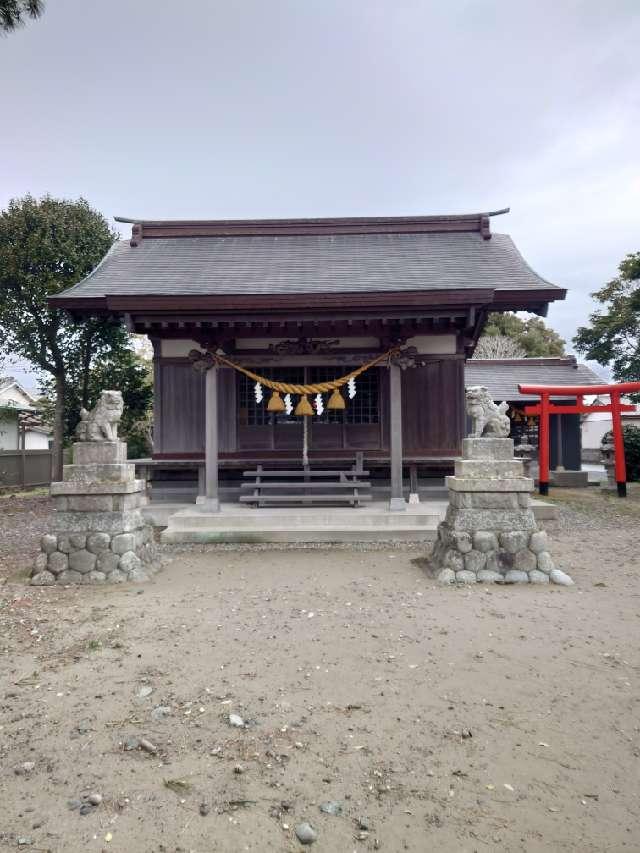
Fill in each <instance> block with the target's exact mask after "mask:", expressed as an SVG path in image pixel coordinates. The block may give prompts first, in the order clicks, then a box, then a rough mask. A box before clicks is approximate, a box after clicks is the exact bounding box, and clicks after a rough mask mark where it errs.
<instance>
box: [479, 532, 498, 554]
mask: <svg viewBox="0 0 640 853" xmlns="http://www.w3.org/2000/svg"><path fill="white" fill-rule="evenodd" d="M473 547H474V548H475V549H476V551H481V552H482V553H483V554H486V553H487V552H488V551H494V550H495V549H496V548H497V547H498V539H497V537H496V535H495V533H491V531H489V530H476V532H475V533H474V534H473Z"/></svg>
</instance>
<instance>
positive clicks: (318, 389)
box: [211, 347, 400, 395]
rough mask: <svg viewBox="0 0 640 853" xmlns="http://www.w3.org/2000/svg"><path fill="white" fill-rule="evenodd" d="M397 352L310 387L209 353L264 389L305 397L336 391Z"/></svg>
mask: <svg viewBox="0 0 640 853" xmlns="http://www.w3.org/2000/svg"><path fill="white" fill-rule="evenodd" d="M399 352H400V348H399V347H392V348H391V349H390V350H387V352H385V353H383V354H382V355H378V356H376V357H375V358H372V359H371V361H367V362H365V363H364V364H361V365H360V367H357V368H356V369H355V370H352V371H351V373H347V374H346V375H345V376H340V377H339V378H338V379H332V380H330V381H329V382H314V383H313V384H310V385H296V384H294V383H291V382H276V381H275V380H274V379H267V377H266V376H260V374H258V373H254V372H253V371H252V370H247V368H246V367H242V366H241V365H239V364H236V363H235V362H233V361H230V360H229V359H228V358H227V357H226V356H224V355H219V354H218V353H211V355H212V357H213V358H214V359H215V361H217V362H219V363H220V364H224V365H225V366H226V367H232V368H233V369H234V370H237V371H238V372H239V373H244V375H245V376H248V377H249V379H253V381H254V382H259V383H260V384H261V385H264V386H265V387H266V388H271V390H272V391H278V392H279V393H281V394H302V395H306V394H327V393H328V392H329V391H336V390H337V389H338V388H341V387H342V386H343V385H346V384H347V382H349V380H350V379H356V377H358V376H360V374H361V373H364V372H365V370H369V368H370V367H375V365H376V364H380V363H381V362H383V361H385V360H388V359H390V358H392V357H393V356H394V355H397V354H398V353H399Z"/></svg>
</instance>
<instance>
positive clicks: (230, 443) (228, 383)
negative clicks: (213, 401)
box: [218, 367, 238, 453]
mask: <svg viewBox="0 0 640 853" xmlns="http://www.w3.org/2000/svg"><path fill="white" fill-rule="evenodd" d="M236 389H237V383H236V373H235V370H232V369H231V368H229V367H226V368H219V371H218V450H219V452H220V453H233V452H234V450H237V449H238V430H237V423H236Z"/></svg>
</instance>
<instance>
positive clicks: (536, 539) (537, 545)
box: [529, 530, 549, 554]
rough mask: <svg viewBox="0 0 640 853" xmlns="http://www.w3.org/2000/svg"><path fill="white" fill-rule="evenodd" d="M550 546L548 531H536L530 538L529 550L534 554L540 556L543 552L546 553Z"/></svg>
mask: <svg viewBox="0 0 640 853" xmlns="http://www.w3.org/2000/svg"><path fill="white" fill-rule="evenodd" d="M548 545H549V536H548V535H547V531H546V530H536V531H535V533H532V534H531V537H530V538H529V548H531V550H532V551H533V553H534V554H539V553H540V552H541V551H546V550H547V548H548Z"/></svg>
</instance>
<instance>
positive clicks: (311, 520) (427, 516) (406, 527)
mask: <svg viewBox="0 0 640 853" xmlns="http://www.w3.org/2000/svg"><path fill="white" fill-rule="evenodd" d="M446 507H447V503H446V501H429V503H428V504H418V505H411V506H408V507H407V510H406V511H405V512H390V511H389V510H388V509H387V503H386V502H385V503H383V502H380V503H372V504H370V505H369V506H366V507H354V508H351V507H345V508H343V507H340V508H331V507H329V508H326V509H325V508H320V507H309V508H307V507H302V508H299V507H287V508H284V507H282V508H260V509H256V508H255V507H245V506H239V505H238V504H223V505H222V507H221V509H220V512H218V513H210V512H203V511H201V510H199V509H197V507H195V506H193V505H191V506H190V507H188V508H186V509H181V510H179V511H177V512H174V513H173V514H171V515H170V516H169V518H168V525H167V528H166V529H165V530H164V531H163V532H162V534H161V537H160V538H161V541H162V542H166V543H168V542H370V541H384V540H405V541H418V542H421V541H423V542H428V541H432V540H433V539H434V538H435V535H436V529H437V527H438V522H439V521H440V519H441V518H442V517H443V516H444V513H445V511H446ZM163 509H164V508H163ZM148 512H149V510H148V509H147V513H148ZM147 517H148V515H147Z"/></svg>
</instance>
